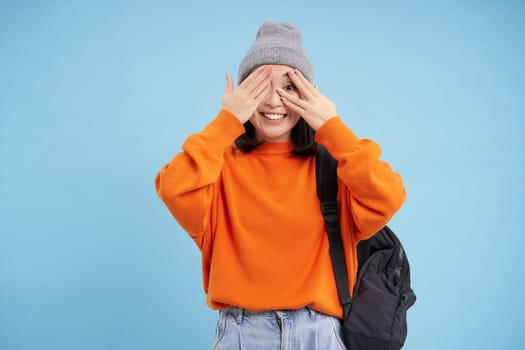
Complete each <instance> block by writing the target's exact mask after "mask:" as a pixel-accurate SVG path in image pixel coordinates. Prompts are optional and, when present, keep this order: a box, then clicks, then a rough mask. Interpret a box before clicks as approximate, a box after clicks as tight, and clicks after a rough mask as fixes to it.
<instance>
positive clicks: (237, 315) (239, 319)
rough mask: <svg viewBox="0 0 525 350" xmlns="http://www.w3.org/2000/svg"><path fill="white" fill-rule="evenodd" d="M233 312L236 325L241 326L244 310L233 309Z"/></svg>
mask: <svg viewBox="0 0 525 350" xmlns="http://www.w3.org/2000/svg"><path fill="white" fill-rule="evenodd" d="M235 311H236V312H235V320H236V321H237V323H238V324H241V323H242V320H243V317H244V309H241V308H235Z"/></svg>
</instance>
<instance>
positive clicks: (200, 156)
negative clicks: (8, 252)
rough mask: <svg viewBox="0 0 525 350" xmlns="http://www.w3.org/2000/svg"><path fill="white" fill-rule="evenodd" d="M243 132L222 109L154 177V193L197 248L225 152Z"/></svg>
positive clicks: (208, 220) (208, 222)
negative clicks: (155, 192) (155, 191)
mask: <svg viewBox="0 0 525 350" xmlns="http://www.w3.org/2000/svg"><path fill="white" fill-rule="evenodd" d="M243 132H244V126H243V125H242V124H241V123H240V121H239V120H238V119H237V118H236V117H235V116H234V115H233V114H231V113H230V112H229V111H227V110H224V109H222V110H221V111H220V112H219V114H218V115H217V117H216V118H215V119H214V120H213V121H212V122H211V123H210V124H208V125H207V126H206V127H205V128H204V130H203V131H202V132H200V133H196V134H192V135H190V136H189V137H188V138H187V140H186V141H185V142H184V144H183V145H182V152H181V153H179V154H177V155H175V157H174V158H173V159H172V160H171V162H170V163H168V164H166V165H165V166H164V167H163V168H162V169H161V170H160V172H159V173H158V174H157V176H156V178H155V188H156V190H157V194H158V195H159V197H160V198H161V199H162V201H163V202H164V203H165V204H166V206H167V207H168V209H169V211H170V212H171V214H172V215H173V216H174V217H175V219H176V220H177V221H178V222H179V224H180V225H181V226H182V228H184V230H186V232H188V234H189V235H190V236H191V237H192V238H193V240H194V241H195V243H196V244H197V245H198V246H199V248H202V243H203V242H202V239H203V236H204V234H205V232H206V231H207V230H209V225H210V216H211V206H212V202H213V198H214V196H215V195H216V183H217V180H218V179H219V176H220V172H221V169H222V166H223V163H224V152H226V151H227V150H229V149H230V147H231V146H232V144H233V142H234V141H235V139H236V138H237V137H238V136H239V135H241V134H242V133H243Z"/></svg>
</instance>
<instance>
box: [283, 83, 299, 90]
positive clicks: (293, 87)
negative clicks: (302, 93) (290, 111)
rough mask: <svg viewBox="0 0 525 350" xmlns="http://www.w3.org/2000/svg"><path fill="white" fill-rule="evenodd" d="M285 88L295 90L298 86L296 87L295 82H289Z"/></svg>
mask: <svg viewBox="0 0 525 350" xmlns="http://www.w3.org/2000/svg"><path fill="white" fill-rule="evenodd" d="M284 90H286V91H295V90H297V88H296V87H295V85H294V84H288V85H286V86H285V87H284Z"/></svg>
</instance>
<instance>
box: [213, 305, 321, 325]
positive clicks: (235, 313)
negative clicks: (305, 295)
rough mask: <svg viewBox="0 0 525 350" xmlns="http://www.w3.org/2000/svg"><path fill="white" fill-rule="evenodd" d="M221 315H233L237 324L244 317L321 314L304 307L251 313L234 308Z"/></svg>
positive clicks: (221, 311) (281, 317)
mask: <svg viewBox="0 0 525 350" xmlns="http://www.w3.org/2000/svg"><path fill="white" fill-rule="evenodd" d="M220 313H221V314H224V315H228V314H229V315H232V316H233V317H234V318H235V320H236V321H237V323H240V322H242V320H243V318H244V317H265V318H279V319H283V318H287V317H290V316H292V315H299V314H302V313H308V315H309V317H314V316H316V315H317V314H319V312H318V311H315V310H312V309H310V308H308V307H303V308H301V309H291V310H271V311H251V310H246V309H242V308H238V307H232V308H228V309H223V310H220Z"/></svg>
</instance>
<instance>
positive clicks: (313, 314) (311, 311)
mask: <svg viewBox="0 0 525 350" xmlns="http://www.w3.org/2000/svg"><path fill="white" fill-rule="evenodd" d="M306 309H307V310H308V313H309V314H310V318H315V316H316V313H315V311H314V310H312V309H310V308H309V307H307V308H306Z"/></svg>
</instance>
